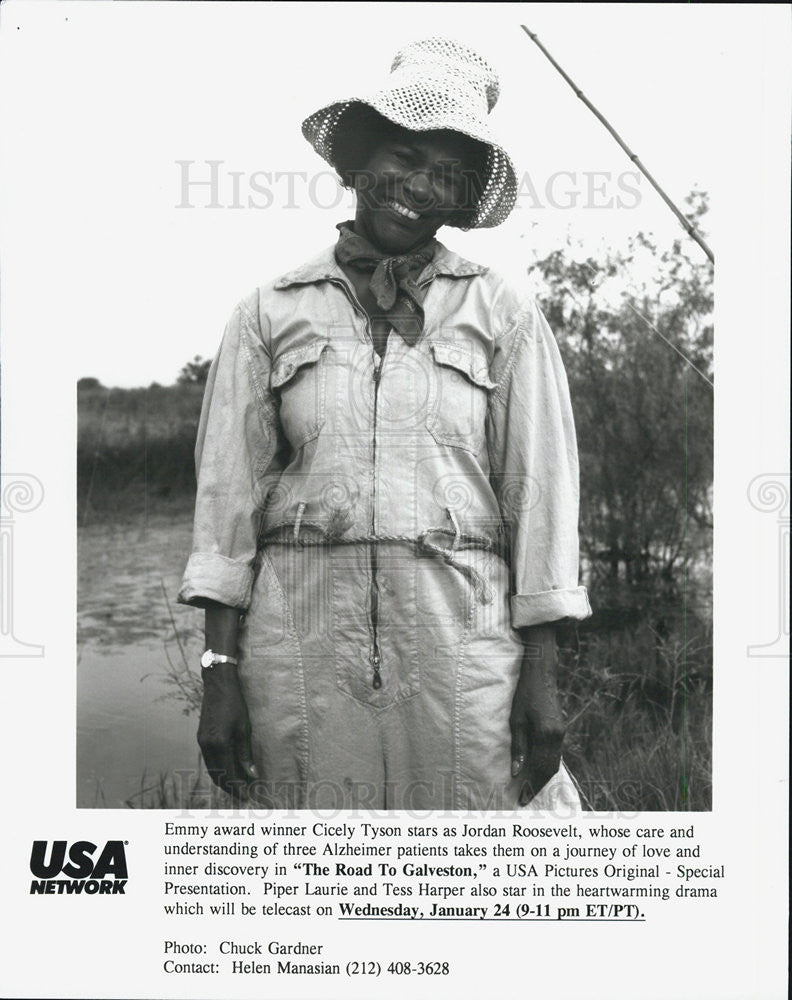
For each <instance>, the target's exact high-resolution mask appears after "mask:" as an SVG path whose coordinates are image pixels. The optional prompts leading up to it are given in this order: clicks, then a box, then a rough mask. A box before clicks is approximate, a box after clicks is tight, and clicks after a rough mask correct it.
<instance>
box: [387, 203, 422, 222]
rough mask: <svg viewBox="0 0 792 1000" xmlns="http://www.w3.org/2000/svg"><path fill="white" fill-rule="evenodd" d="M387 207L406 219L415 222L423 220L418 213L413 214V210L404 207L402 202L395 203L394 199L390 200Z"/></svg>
mask: <svg viewBox="0 0 792 1000" xmlns="http://www.w3.org/2000/svg"><path fill="white" fill-rule="evenodd" d="M385 207H386V208H389V209H390V210H391V211H392V212H396V213H397V214H398V215H401V216H403V217H404V218H405V219H412V221H413V222H415V221H417V220H418V219H420V218H421V216H420V215H419V214H418V212H413V211H412V209H410V208H407V206H406V205H402V203H401V202H400V201H395V200H394V199H393V198H389V199H388V200H387V201H386V202H385Z"/></svg>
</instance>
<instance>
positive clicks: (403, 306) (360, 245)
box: [335, 222, 437, 347]
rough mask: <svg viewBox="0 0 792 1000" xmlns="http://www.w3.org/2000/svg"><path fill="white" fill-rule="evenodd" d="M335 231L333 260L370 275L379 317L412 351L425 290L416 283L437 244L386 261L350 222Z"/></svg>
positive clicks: (418, 333)
mask: <svg viewBox="0 0 792 1000" xmlns="http://www.w3.org/2000/svg"><path fill="white" fill-rule="evenodd" d="M336 229H338V243H336V247H335V255H336V260H337V261H338V263H339V264H345V265H347V266H349V267H352V268H354V269H355V270H356V271H361V272H362V273H364V274H368V273H370V274H371V278H370V280H369V288H370V290H371V294H372V295H373V296H374V299H375V301H376V303H377V305H378V306H379V307H380V309H381V310H382V315H383V316H384V317H385V318H386V319H387V320H388V322H389V323H390V324H391V326H393V328H394V329H395V330H396V331H398V333H400V334H401V336H402V337H403V338H404V341H405V343H407V344H409V346H410V347H412V346H413V345H414V344H415V343H416V342H417V341H418V339H419V337H420V336H421V334H422V333H423V324H424V311H423V301H424V298H425V296H426V290H425V289H423V288H421V287H420V286H419V285H417V284H416V282H415V279H416V278H417V277H418V275H419V274H420V273H421V271H423V269H424V268H425V267H426V265H427V264H428V263H429V262H430V261H431V260H432V259H433V258H434V255H435V250H436V248H437V240H432V241H431V242H430V243H427V244H426V246H424V247H421V248H420V249H419V250H414V251H413V252H412V253H405V254H400V255H398V256H396V257H389V256H388V254H386V253H382V252H381V251H380V250H376V249H375V248H374V247H373V246H372V245H371V243H369V241H368V240H367V239H366V238H365V237H364V236H358V234H357V233H356V232H354V230H353V229H352V223H351V222H340V223H339V224H338V225H337V226H336Z"/></svg>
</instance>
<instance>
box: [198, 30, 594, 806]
mask: <svg viewBox="0 0 792 1000" xmlns="http://www.w3.org/2000/svg"><path fill="white" fill-rule="evenodd" d="M497 97H498V81H497V77H496V75H495V73H494V71H493V70H492V68H491V67H490V66H489V65H488V64H487V63H486V62H485V61H484V60H483V59H482V58H481V57H480V56H478V55H477V54H476V53H475V52H473V51H472V50H471V49H469V48H468V47H466V46H463V45H460V44H458V43H456V42H453V41H450V40H448V39H443V38H431V39H427V40H423V41H419V42H416V43H412V44H410V45H408V46H407V47H405V48H404V49H403V50H402V51H401V52H400V53H399V54H398V55H397V56H396V59H395V61H394V63H393V66H392V68H391V74H390V77H389V79H388V82H387V84H386V86H385V87H384V89H382V90H380V91H378V92H377V93H375V94H373V95H370V96H368V97H365V98H359V97H355V98H351V99H346V100H342V101H337V102H334V103H333V104H330V105H328V106H326V107H324V108H322V109H321V110H319V111H317V112H316V113H315V114H313V115H311V116H310V117H309V118H307V119H306V120H305V121H304V122H303V126H302V128H303V134H304V135H305V137H306V138H307V139H308V141H309V142H310V143H311V144H312V146H313V147H314V149H315V150H316V151H317V152H318V153H319V154H320V155H321V156H322V157H323V158H324V159H325V160H326V161H327V162H328V163H330V164H332V165H333V167H334V168H335V169H336V170H337V171H338V173H339V174H340V176H341V178H342V181H343V183H344V184H346V185H347V186H350V187H352V188H353V189H354V191H355V193H356V197H357V209H356V212H355V218H354V220H353V221H350V222H345V223H341V224H340V225H339V226H338V239H337V242H336V244H335V245H334V246H333V247H331V248H329V249H328V250H326V251H324V252H323V253H321V254H320V255H319V256H318V257H316V258H314V259H313V260H311V261H310V262H308V263H307V264H305V265H303V266H302V267H299V268H298V269H296V270H295V271H292V272H290V273H289V274H285V275H283V276H281V277H279V278H278V279H277V280H275V281H273V282H271V283H269V284H267V285H264V286H262V287H261V288H259V289H257V291H255V292H254V293H253V294H252V295H251V296H249V297H248V298H246V299H245V300H244V301H242V302H241V303H240V304H239V305H238V306H237V308H236V309H235V311H234V313H233V315H232V317H231V319H230V321H229V323H228V326H227V328H226V331H225V334H224V337H223V341H222V344H221V347H220V350H219V352H218V354H217V356H216V358H215V360H214V363H213V365H212V369H211V371H210V375H209V380H208V383H207V387H206V395H205V398H204V405H203V411H202V415H201V423H200V428H199V434H198V444H197V448H196V456H197V466H198V494H197V500H196V512H195V532H194V545H193V552H192V555H191V557H190V560H189V563H188V566H187V569H186V571H185V576H184V581H183V585H182V589H181V591H180V595H179V599H180V600H181V601H182V602H184V603H188V604H194V605H199V606H203V607H205V608H206V647H207V648H206V652H205V653H204V656H203V658H202V666H203V678H204V700H203V707H202V712H201V720H200V725H199V735H198V738H199V743H200V745H201V748H202V750H203V754H204V758H205V760H206V763H207V767H208V768H209V771H210V773H211V774H212V777H213V778H214V780H215V781H217V782H218V783H219V784H220V785H222V786H223V787H225V788H227V789H229V790H231V791H233V792H234V793H235V794H237V795H239V796H240V797H242V798H247V799H249V800H250V801H251V802H253V803H261V804H266V805H269V806H274V807H298V808H299V807H316V808H322V807H325V808H327V807H332V808H359V807H363V808H390V809H400V808H413V809H432V808H477V809H504V808H511V807H514V806H517V805H518V804H519V805H525V804H527V803H529V802H530V804H531V807H532V808H551V807H558V806H559V805H563V806H565V807H566V808H576V807H579V800H578V798H577V795H576V792H575V789H574V785H573V784H572V782H571V781H570V778H569V776H568V774H567V772H566V771H565V770H564V767H563V764H561V760H560V754H561V743H562V738H563V723H562V718H561V712H560V708H559V704H558V696H557V692H556V682H555V657H556V653H555V634H554V628H555V625H554V623H557V622H558V621H559V620H561V619H581V618H584V617H586V616H587V615H588V614H589V606H588V601H587V598H586V593H585V590H584V588H582V587H579V586H578V545H577V507H578V483H577V476H578V468H577V452H576V446H575V433H574V425H573V421H572V414H571V410H570V404H569V394H568V389H567V383H566V378H565V374H564V371H563V368H562V365H561V361H560V357H559V353H558V349H557V347H556V344H555V341H554V339H553V336H552V334H551V332H550V330H549V329H548V326H547V323H546V322H545V320H544V317H543V316H542V315H541V313H540V312H539V310H538V309H537V307H536V306H535V305H534V303H533V302H532V301H529V300H526V299H525V298H524V296H522V295H521V294H520V293H519V292H517V291H516V290H514V289H513V288H511V287H510V286H509V285H508V284H507V283H506V282H505V281H504V280H503V279H502V278H500V277H499V276H498V275H496V274H494V273H493V272H492V271H490V270H489V269H488V268H486V267H483V266H481V265H479V264H474V263H471V262H470V261H468V260H465V259H464V258H463V257H461V256H459V255H457V254H455V253H452V252H451V251H450V250H448V249H447V248H446V247H444V246H443V245H442V244H441V243H439V242H438V241H437V240H436V239H435V235H436V233H437V231H438V229H439V228H440V227H441V226H443V225H449V226H456V227H458V228H461V229H470V228H475V227H485V226H496V225H498V224H499V223H500V222H502V221H503V220H504V219H505V218H506V216H507V215H508V214H509V212H510V210H511V209H512V207H513V205H514V201H515V197H516V182H515V173H514V168H513V166H512V163H511V161H510V159H509V157H508V155H507V154H506V153H505V151H504V150H503V149H502V147H501V146H500V145H499V144H498V143H497V142H496V141H495V139H494V138H493V136H492V135H491V132H490V126H489V122H488V115H489V112H490V111H491V110H492V107H493V105H494V104H495V102H496V100H497Z"/></svg>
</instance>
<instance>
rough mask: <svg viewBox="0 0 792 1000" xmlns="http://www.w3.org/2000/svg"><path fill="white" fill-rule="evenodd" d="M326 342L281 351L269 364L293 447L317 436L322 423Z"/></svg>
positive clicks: (325, 379)
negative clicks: (271, 364)
mask: <svg viewBox="0 0 792 1000" xmlns="http://www.w3.org/2000/svg"><path fill="white" fill-rule="evenodd" d="M327 345H328V341H327V340H325V339H317V340H312V341H311V342H310V343H308V344H305V345H303V346H302V347H295V348H293V349H292V350H290V351H284V353H283V354H281V355H280V356H279V357H277V358H276V359H275V361H274V363H273V366H272V375H271V377H270V386H271V388H272V390H273V392H274V393H275V395H276V397H278V398H279V400H280V422H281V426H282V427H283V431H284V433H285V435H286V437H287V439H288V441H289V443H290V444H291V446H292V448H294V449H295V450H296V449H297V448H301V447H302V446H303V445H305V444H306V443H307V442H308V441H311V440H313V438H316V437H318V436H319V432H320V431H321V429H322V427H323V426H324V422H325V397H326V394H327V352H326V348H327Z"/></svg>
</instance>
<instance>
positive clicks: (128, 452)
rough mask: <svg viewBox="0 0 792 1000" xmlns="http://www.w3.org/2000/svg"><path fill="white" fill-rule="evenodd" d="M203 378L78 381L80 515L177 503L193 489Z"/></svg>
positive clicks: (82, 519) (109, 515) (83, 519)
mask: <svg viewBox="0 0 792 1000" xmlns="http://www.w3.org/2000/svg"><path fill="white" fill-rule="evenodd" d="M202 397H203V386H201V385H193V384H187V385H170V386H158V385H153V386H150V387H149V388H148V389H107V388H105V387H104V386H90V387H80V388H78V401H77V404H78V405H77V411H78V438H77V510H78V517H79V523H80V524H81V525H82V524H86V523H87V522H88V521H89V520H90V521H96V520H105V519H116V518H117V517H118V516H119V512H129V513H139V512H143V511H145V512H146V513H148V512H150V511H152V510H156V511H158V512H159V511H162V512H166V513H167V512H168V511H169V510H173V511H177V510H181V509H182V508H183V507H185V505H191V504H192V498H193V495H194V491H195V462H194V450H195V436H196V431H197V429H198V418H199V415H200V411H201V399H202Z"/></svg>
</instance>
